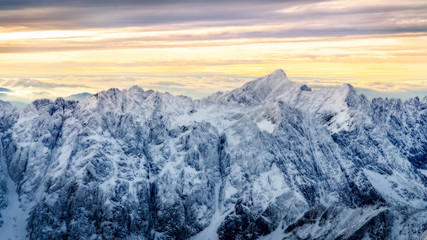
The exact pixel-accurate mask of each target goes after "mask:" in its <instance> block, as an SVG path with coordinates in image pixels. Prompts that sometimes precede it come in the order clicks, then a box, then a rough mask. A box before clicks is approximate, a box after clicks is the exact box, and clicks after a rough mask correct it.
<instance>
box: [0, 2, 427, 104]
mask: <svg viewBox="0 0 427 240" xmlns="http://www.w3.org/2000/svg"><path fill="white" fill-rule="evenodd" d="M426 29H427V3H426V2H425V1H424V0H409V1H403V2H390V1H383V0H356V1H336V0H329V1H296V0H294V1H279V0H268V1H255V0H250V1H243V0H237V1H226V0H220V1H207V0H202V1H199V0H184V1H178V0H166V1H153V0H143V1H136V0H124V1H120V4H118V3H117V2H116V1H112V0H107V1H98V0H96V1H72V0H64V1H54V0H44V1H30V0H16V1H11V0H5V1H1V2H0V78H8V80H4V81H1V80H0V84H1V86H4V87H7V88H9V89H11V90H13V91H14V92H13V94H15V95H14V96H24V95H25V96H26V94H27V93H28V92H42V93H43V92H45V93H49V94H51V95H52V96H58V95H61V94H68V95H69V94H73V93H78V91H91V92H95V91H96V90H102V89H105V88H108V87H119V88H120V87H129V86H131V85H135V84H137V85H141V86H142V87H144V88H154V89H158V90H163V91H171V92H173V93H177V94H186V95H190V96H194V97H200V96H205V95H207V94H209V93H212V92H213V91H218V90H229V89H231V88H234V87H237V86H238V85H239V84H241V83H242V82H244V81H247V80H249V78H248V77H250V78H254V77H258V76H262V75H263V74H267V73H269V72H271V71H273V70H275V69H277V68H284V69H285V71H287V73H288V75H289V76H290V77H295V78H307V79H311V80H310V83H312V84H318V85H319V86H325V85H333V84H339V83H341V82H342V81H347V82H350V83H352V84H353V85H355V86H357V87H359V88H369V89H373V90H376V91H398V90H399V89H400V90H402V91H412V90H416V89H419V88H420V87H421V86H422V85H425V84H426V82H425V79H427V75H426V72H425V66H426V64H427V49H426V47H425V42H426V41H427V30H426ZM10 79H13V80H10ZM307 81H308V80H307ZM8 94H9V93H8ZM20 94H21V95H20ZM36 95H37V94H32V95H31V97H35V96H36ZM11 96H12V95H11Z"/></svg>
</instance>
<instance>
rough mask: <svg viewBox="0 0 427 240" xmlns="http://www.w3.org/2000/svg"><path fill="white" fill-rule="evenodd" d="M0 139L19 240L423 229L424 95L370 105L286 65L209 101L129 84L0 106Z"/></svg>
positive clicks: (398, 234) (5, 188) (0, 191)
mask: <svg viewBox="0 0 427 240" xmlns="http://www.w3.org/2000/svg"><path fill="white" fill-rule="evenodd" d="M0 137H1V145H0V146H1V149H0V150H1V155H0V156H1V164H0V209H2V210H0V214H1V213H5V212H7V213H9V214H10V212H13V211H8V210H10V208H11V206H12V205H13V204H12V203H11V199H12V198H11V197H10V196H12V195H16V196H17V198H18V197H19V206H20V208H21V209H22V212H23V213H25V214H27V215H26V216H25V218H24V219H26V220H25V221H26V222H24V223H22V222H19V221H17V223H16V224H15V225H13V227H15V228H16V229H8V230H9V232H10V231H11V232H13V231H17V229H18V228H19V227H20V229H23V226H19V225H22V224H25V225H26V226H25V228H26V232H25V233H19V234H18V233H17V234H15V235H12V236H10V238H12V239H13V238H14V239H20V238H24V239H141V240H145V239H362V238H363V239H416V238H417V237H418V236H420V235H421V234H422V233H423V232H424V231H425V230H427V191H426V189H427V165H426V164H427V97H424V98H423V99H422V100H420V99H419V98H414V99H410V100H408V101H405V102H403V101H401V100H399V99H381V98H378V99H373V100H372V101H369V100H368V99H366V98H365V97H364V96H363V95H358V94H357V93H356V92H355V90H354V89H353V87H352V86H351V85H343V86H339V87H331V88H324V89H317V90H313V89H311V88H310V87H309V86H307V85H302V84H299V83H296V82H292V81H290V80H288V78H287V76H286V74H285V73H284V72H283V71H282V70H277V71H275V72H273V73H271V74H270V75H267V76H265V77H262V78H259V79H256V80H254V81H251V82H248V83H246V84H245V85H243V86H242V87H241V88H238V89H235V90H233V91H230V92H226V93H222V92H219V93H216V94H213V95H211V96H209V97H207V98H205V99H202V100H192V99H190V98H187V97H183V96H172V95H170V94H168V93H159V92H155V91H152V90H149V91H144V90H142V89H141V88H139V87H132V88H130V89H128V90H118V89H110V90H108V91H103V92H100V93H98V94H95V95H92V96H89V97H87V98H86V99H84V100H82V101H80V102H76V101H65V100H63V99H61V98H58V99H57V100H56V101H54V102H52V101H50V100H37V101H35V102H33V103H32V104H30V105H28V106H27V107H26V108H24V109H23V110H21V111H18V110H16V109H15V108H13V107H12V106H11V105H10V104H9V103H5V102H1V101H0ZM12 183H13V184H12ZM8 199H9V201H8ZM15 205H16V204H15ZM21 215H22V214H21ZM6 217H9V218H8V219H10V218H11V216H1V217H0V231H5V230H7V229H5V228H10V227H11V224H6V223H4V221H2V220H3V219H6ZM21 218H22V217H21ZM13 219H15V218H13Z"/></svg>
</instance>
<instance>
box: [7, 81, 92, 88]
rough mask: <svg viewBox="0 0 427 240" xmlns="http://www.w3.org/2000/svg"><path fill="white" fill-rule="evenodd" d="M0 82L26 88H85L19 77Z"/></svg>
mask: <svg viewBox="0 0 427 240" xmlns="http://www.w3.org/2000/svg"><path fill="white" fill-rule="evenodd" d="M0 84H1V85H3V86H7V87H25V88H31V87H35V88H46V89H51V88H85V87H86V86H85V85H75V84H57V83H49V82H43V81H40V80H34V79H18V80H1V79H0Z"/></svg>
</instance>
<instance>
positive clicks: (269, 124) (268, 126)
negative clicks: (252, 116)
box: [256, 119, 275, 133]
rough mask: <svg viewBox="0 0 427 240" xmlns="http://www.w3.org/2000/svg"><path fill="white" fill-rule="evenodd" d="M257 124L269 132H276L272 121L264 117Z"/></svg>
mask: <svg viewBox="0 0 427 240" xmlns="http://www.w3.org/2000/svg"><path fill="white" fill-rule="evenodd" d="M256 125H257V126H258V128H259V129H261V130H264V131H266V132H268V133H273V132H274V127H275V125H274V124H273V123H272V122H270V121H268V120H267V119H263V120H261V121H260V122H257V123H256Z"/></svg>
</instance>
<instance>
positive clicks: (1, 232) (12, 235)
mask: <svg viewBox="0 0 427 240" xmlns="http://www.w3.org/2000/svg"><path fill="white" fill-rule="evenodd" d="M0 148H3V146H1V141H0ZM0 164H2V167H3V169H4V170H5V171H7V170H6V169H7V168H6V163H5V161H4V159H3V156H0ZM5 175H6V184H7V207H6V208H5V209H3V210H0V213H1V216H2V217H1V219H0V220H2V221H3V225H2V226H1V227H0V238H1V239H4V240H24V239H27V237H26V233H27V231H26V229H25V227H26V226H27V221H26V220H27V218H28V215H29V211H30V209H31V207H32V205H33V204H28V205H27V206H25V209H24V208H23V206H20V201H19V196H18V193H17V192H16V185H15V183H14V182H13V181H12V179H10V177H9V174H5Z"/></svg>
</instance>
